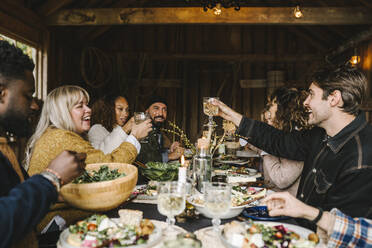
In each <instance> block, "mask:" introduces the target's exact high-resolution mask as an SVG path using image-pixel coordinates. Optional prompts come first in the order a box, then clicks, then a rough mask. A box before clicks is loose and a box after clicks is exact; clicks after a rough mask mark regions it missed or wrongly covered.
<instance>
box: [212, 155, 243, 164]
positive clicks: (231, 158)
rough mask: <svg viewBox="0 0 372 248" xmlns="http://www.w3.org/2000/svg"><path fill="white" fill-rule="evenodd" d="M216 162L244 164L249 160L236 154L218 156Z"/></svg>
mask: <svg viewBox="0 0 372 248" xmlns="http://www.w3.org/2000/svg"><path fill="white" fill-rule="evenodd" d="M216 162H217V163H221V164H237V165H244V164H248V163H249V160H248V159H241V158H238V157H236V156H235V155H221V156H219V157H218V158H216Z"/></svg>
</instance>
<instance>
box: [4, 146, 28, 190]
mask: <svg viewBox="0 0 372 248" xmlns="http://www.w3.org/2000/svg"><path fill="white" fill-rule="evenodd" d="M21 169H22V172H23V176H24V178H25V179H27V178H28V175H27V173H26V172H25V171H24V169H23V167H21ZM19 183H20V180H19V176H18V174H17V173H16V172H15V170H14V169H13V166H12V165H11V163H10V162H9V160H8V158H7V157H5V156H4V155H3V153H2V152H0V196H6V195H7V194H8V193H9V191H10V190H11V189H12V188H14V187H15V186H16V185H18V184H19Z"/></svg>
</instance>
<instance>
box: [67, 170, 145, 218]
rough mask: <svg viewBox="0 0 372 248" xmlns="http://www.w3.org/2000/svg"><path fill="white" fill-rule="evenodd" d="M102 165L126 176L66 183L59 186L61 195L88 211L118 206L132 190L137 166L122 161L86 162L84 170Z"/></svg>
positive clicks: (135, 179) (135, 180)
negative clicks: (81, 182) (90, 181)
mask: <svg viewBox="0 0 372 248" xmlns="http://www.w3.org/2000/svg"><path fill="white" fill-rule="evenodd" d="M102 165H107V166H108V167H109V168H110V169H111V170H112V169H118V171H119V172H120V173H123V172H124V173H125V174H126V176H124V177H120V178H117V179H114V180H110V181H103V182H93V183H84V184H75V183H68V184H66V185H64V186H63V187H62V188H61V192H60V193H61V195H62V197H63V198H64V200H65V201H66V202H67V203H69V204H70V205H72V206H74V207H76V208H80V209H84V210H89V211H107V210H110V209H113V208H116V207H118V206H119V205H120V204H121V203H123V202H124V201H126V200H127V199H128V197H129V196H130V194H131V193H132V192H133V190H134V188H135V186H136V183H137V179H138V170H137V167H136V166H134V165H131V164H123V163H97V164H87V166H86V168H85V169H86V170H87V171H90V170H95V171H98V170H99V168H100V167H101V166H102Z"/></svg>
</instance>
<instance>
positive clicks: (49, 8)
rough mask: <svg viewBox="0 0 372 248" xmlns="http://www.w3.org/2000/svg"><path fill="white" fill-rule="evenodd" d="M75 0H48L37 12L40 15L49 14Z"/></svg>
mask: <svg viewBox="0 0 372 248" xmlns="http://www.w3.org/2000/svg"><path fill="white" fill-rule="evenodd" d="M73 1H74V0H48V1H46V2H45V3H44V4H43V5H42V6H41V7H40V8H39V9H38V10H37V12H38V13H39V14H40V15H43V16H49V15H51V14H53V13H55V12H56V11H58V10H59V9H61V8H62V7H63V6H66V5H67V4H69V3H71V2H73Z"/></svg>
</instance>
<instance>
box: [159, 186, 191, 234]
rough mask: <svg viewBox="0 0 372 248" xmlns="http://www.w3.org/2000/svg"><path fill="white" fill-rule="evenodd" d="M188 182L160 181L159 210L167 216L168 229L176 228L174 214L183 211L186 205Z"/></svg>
mask: <svg viewBox="0 0 372 248" xmlns="http://www.w3.org/2000/svg"><path fill="white" fill-rule="evenodd" d="M186 188H187V187H186V184H184V183H181V182H178V181H168V182H159V185H158V211H159V212H160V213H161V214H162V215H165V216H167V224H168V227H167V229H168V231H172V230H173V229H174V224H175V223H176V220H175V218H174V216H176V215H179V214H181V213H182V212H183V210H184V209H185V206H186Z"/></svg>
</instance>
